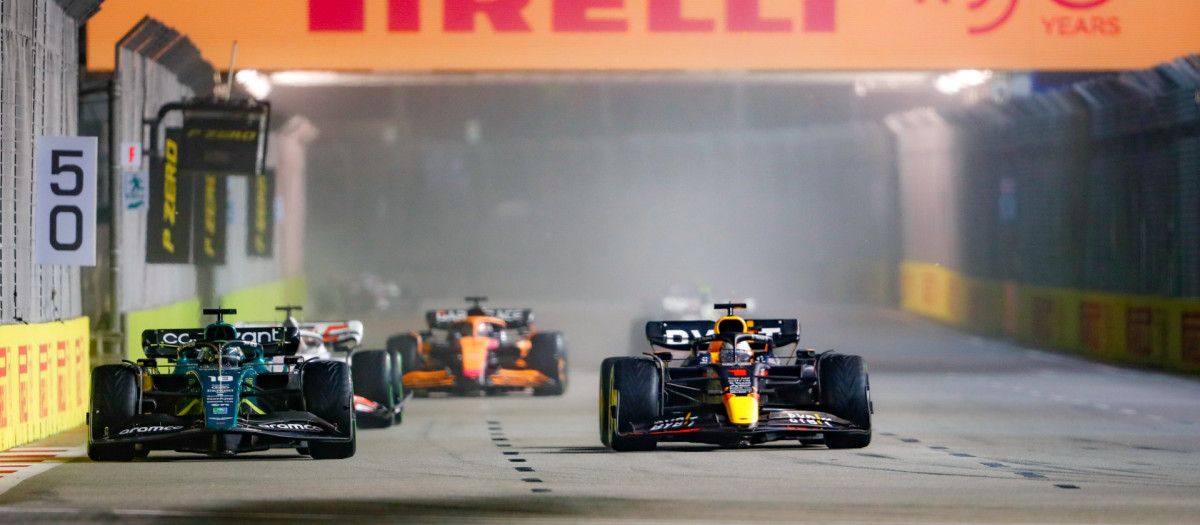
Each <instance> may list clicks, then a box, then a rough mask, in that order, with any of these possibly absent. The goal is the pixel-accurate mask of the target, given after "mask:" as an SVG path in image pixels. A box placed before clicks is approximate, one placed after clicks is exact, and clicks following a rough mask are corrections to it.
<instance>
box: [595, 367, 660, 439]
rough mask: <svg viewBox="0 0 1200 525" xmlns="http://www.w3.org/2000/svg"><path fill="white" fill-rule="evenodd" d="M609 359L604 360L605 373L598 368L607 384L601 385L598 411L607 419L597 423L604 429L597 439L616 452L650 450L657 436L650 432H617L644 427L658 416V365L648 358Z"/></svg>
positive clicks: (631, 430)
mask: <svg viewBox="0 0 1200 525" xmlns="http://www.w3.org/2000/svg"><path fill="white" fill-rule="evenodd" d="M610 359H611V361H609V360H605V363H604V364H609V365H610V371H609V372H608V374H604V370H602V371H601V376H602V377H603V378H605V379H607V380H608V385H607V388H605V385H603V384H602V385H601V400H602V402H607V406H604V407H601V413H602V416H604V417H607V419H608V421H607V423H602V424H601V429H602V431H603V432H604V433H605V435H604V436H602V438H601V441H604V443H605V445H607V446H608V447H609V448H611V449H613V450H615V451H617V452H636V451H649V450H654V449H655V448H656V447H657V446H658V440H657V439H655V438H654V437H652V436H629V435H621V434H629V433H632V432H633V431H634V426H635V425H639V426H647V427H648V426H649V425H650V423H651V422H653V420H654V418H656V417H658V415H659V408H660V407H659V405H660V400H661V398H662V387H661V385H660V382H661V381H660V377H659V370H658V367H657V366H655V364H654V362H652V361H650V360H649V359H641V358H629V357H624V358H620V357H618V358H610ZM605 390H607V392H606V391H605Z"/></svg>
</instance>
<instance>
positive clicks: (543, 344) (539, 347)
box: [525, 332, 567, 396]
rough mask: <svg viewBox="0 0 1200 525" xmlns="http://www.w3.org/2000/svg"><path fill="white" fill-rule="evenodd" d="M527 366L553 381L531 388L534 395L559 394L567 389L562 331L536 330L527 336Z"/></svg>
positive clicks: (564, 343) (564, 346)
mask: <svg viewBox="0 0 1200 525" xmlns="http://www.w3.org/2000/svg"><path fill="white" fill-rule="evenodd" d="M529 342H530V345H531V346H530V348H529V357H528V358H527V359H526V360H525V361H526V363H528V364H529V368H532V369H534V370H537V371H538V372H541V373H542V374H543V375H545V376H546V377H548V378H550V379H552V380H553V381H554V382H553V383H551V384H550V385H547V386H543V387H538V388H534V389H533V395H535V396H561V395H563V392H566V391H567V343H566V340H565V339H563V335H562V332H538V333H535V334H533V337H530V338H529Z"/></svg>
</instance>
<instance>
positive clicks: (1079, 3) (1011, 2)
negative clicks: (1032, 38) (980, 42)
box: [917, 0, 1120, 35]
mask: <svg viewBox="0 0 1200 525" xmlns="http://www.w3.org/2000/svg"><path fill="white" fill-rule="evenodd" d="M1049 1H1050V2H1053V3H1055V4H1057V5H1059V6H1060V7H1064V8H1066V9H1071V10H1074V11H1080V10H1086V9H1095V8H1097V7H1100V6H1102V5H1104V4H1107V3H1108V2H1109V1H1110V0H1049ZM917 3H918V4H924V3H925V0H917ZM941 3H943V4H949V3H950V0H941ZM1020 3H1021V0H995V1H993V0H970V2H969V3H968V4H967V9H969V10H970V11H972V12H977V11H983V12H996V13H998V14H997V15H995V17H994V18H992V19H991V20H990V21H988V22H986V23H984V24H982V25H977V26H970V27H968V28H967V32H968V33H969V34H972V35H982V34H987V33H991V32H992V31H995V30H997V29H1000V28H1001V27H1003V26H1004V25H1005V24H1007V23H1008V21H1009V19H1011V18H1012V17H1013V14H1014V13H1016V11H1017V7H1018V6H1019V5H1020ZM997 6H998V7H997ZM1042 22H1043V24H1045V25H1046V27H1047V32H1048V33H1049V34H1054V31H1053V28H1052V26H1053V25H1054V24H1058V25H1059V26H1060V29H1061V28H1063V27H1066V25H1068V24H1066V23H1067V22H1068V20H1067V18H1066V17H1059V18H1055V19H1050V20H1043V21H1042ZM1070 22H1071V24H1069V25H1071V26H1072V27H1074V28H1076V29H1079V30H1080V32H1083V33H1090V32H1091V31H1092V30H1094V31H1095V32H1096V33H1099V34H1110V33H1111V34H1116V33H1119V32H1120V21H1119V20H1117V19H1113V18H1108V19H1101V18H1096V19H1092V20H1088V19H1072V20H1071V21H1070ZM1063 32H1064V33H1065V31H1063Z"/></svg>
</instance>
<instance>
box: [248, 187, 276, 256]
mask: <svg viewBox="0 0 1200 525" xmlns="http://www.w3.org/2000/svg"><path fill="white" fill-rule="evenodd" d="M248 180H249V185H250V188H249V191H248V192H247V199H246V201H247V202H246V211H247V213H246V232H247V233H246V255H249V256H251V257H270V256H271V253H272V251H273V247H274V241H275V174H274V173H272V172H267V173H264V174H262V175H251V176H250V178H249V179H248Z"/></svg>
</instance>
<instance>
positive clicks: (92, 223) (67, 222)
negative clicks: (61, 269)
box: [34, 137, 97, 266]
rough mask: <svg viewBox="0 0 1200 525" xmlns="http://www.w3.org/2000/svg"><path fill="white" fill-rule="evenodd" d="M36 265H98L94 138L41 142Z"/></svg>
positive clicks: (53, 139) (38, 164) (37, 167)
mask: <svg viewBox="0 0 1200 525" xmlns="http://www.w3.org/2000/svg"><path fill="white" fill-rule="evenodd" d="M35 163H36V180H37V208H36V213H35V217H36V219H35V221H36V222H35V226H36V229H35V230H34V231H35V232H36V235H35V237H36V241H35V247H36V251H35V255H36V260H37V263H38V264H65V265H75V266H95V265H96V184H97V180H96V138H95V137H38V139H37V157H36V159H35Z"/></svg>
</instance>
